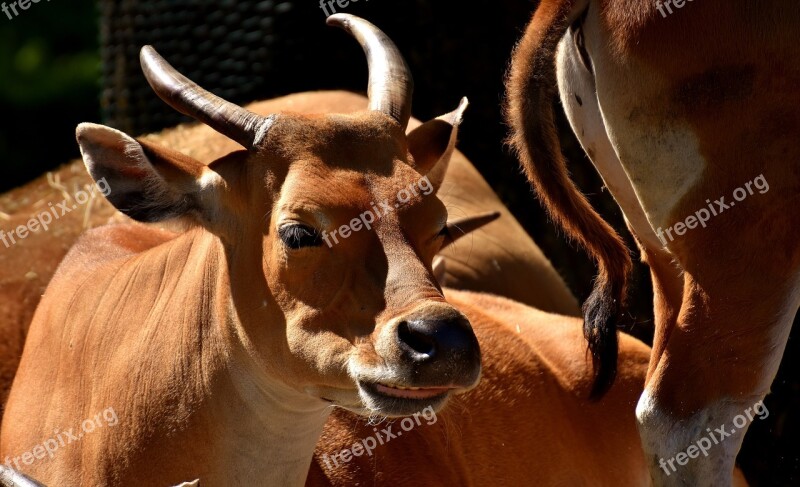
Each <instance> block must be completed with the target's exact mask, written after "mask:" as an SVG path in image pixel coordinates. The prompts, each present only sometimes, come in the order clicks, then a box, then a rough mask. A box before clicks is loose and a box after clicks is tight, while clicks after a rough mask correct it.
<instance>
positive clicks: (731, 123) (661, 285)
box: [508, 0, 800, 485]
mask: <svg viewBox="0 0 800 487" xmlns="http://www.w3.org/2000/svg"><path fill="white" fill-rule="evenodd" d="M587 12H588V15H589V18H590V21H588V22H590V23H591V24H590V26H589V27H590V28H591V31H592V32H593V34H594V36H595V38H594V42H595V44H594V45H587V46H586V49H585V50H586V52H588V53H589V55H590V57H591V59H590V61H591V63H593V66H594V68H595V69H594V71H592V77H593V78H594V80H595V87H597V92H596V93H586V94H584V95H585V96H595V97H598V101H599V103H600V105H601V106H602V107H603V123H605V124H606V129H607V132H608V133H609V134H612V133H613V134H614V139H615V140H614V141H613V143H614V144H615V145H614V148H615V150H616V153H617V154H618V155H619V157H620V162H621V164H622V166H623V167H624V168H625V170H626V171H627V172H628V174H629V175H630V178H631V181H630V182H631V183H632V184H633V186H634V187H637V185H642V187H637V188H636V189H638V190H639V191H640V193H639V194H640V195H641V196H642V197H643V198H642V202H639V203H641V204H642V205H643V208H633V207H631V206H623V208H622V209H623V211H624V212H625V213H626V214H635V213H637V212H642V210H645V211H647V212H649V214H659V213H658V210H659V208H657V207H656V206H657V203H656V204H654V203H652V202H649V201H648V200H647V196H648V195H647V194H645V192H646V189H647V188H646V187H645V186H644V183H643V180H646V181H647V182H648V183H649V184H653V182H654V181H656V182H657V181H659V180H664V181H666V180H669V181H672V180H674V178H675V177H680V176H681V175H680V174H675V173H673V172H668V171H675V169H672V168H664V167H662V166H661V165H655V167H652V166H648V165H647V163H648V161H647V160H642V157H641V156H639V155H638V153H637V152H636V149H639V150H641V147H637V148H634V147H632V146H634V145H636V143H637V141H648V140H661V139H659V137H661V136H662V134H665V133H666V134H670V133H679V134H681V135H684V136H687V137H690V139H689V140H691V141H692V145H691V147H688V148H687V147H675V146H673V147H670V146H669V144H664V145H663V146H662V147H660V149H659V150H660V151H663V153H664V154H668V155H674V157H672V159H673V161H671V163H674V164H679V163H680V162H681V161H686V160H689V161H691V163H696V162H697V161H700V163H702V164H705V166H704V167H703V166H698V167H700V170H702V172H700V171H699V172H698V174H699V177H698V179H697V180H695V181H694V184H693V186H691V187H690V188H688V190H687V191H686V192H685V193H683V192H679V193H677V194H680V195H681V199H680V200H679V201H678V202H677V203H676V204H674V205H672V206H669V207H667V209H668V211H669V215H667V217H668V219H669V221H670V222H672V223H676V222H680V221H683V220H684V219H685V218H686V217H687V216H689V215H692V214H693V213H694V212H695V211H696V210H698V209H700V208H704V207H707V206H708V205H707V203H706V200H707V199H711V200H714V199H715V198H718V197H720V196H723V195H725V196H727V202H728V203H730V202H731V199H732V198H731V196H730V195H731V192H732V191H733V189H735V188H737V187H740V186H743V185H744V184H745V183H746V182H748V181H751V180H753V179H754V178H755V177H756V176H758V175H759V174H763V175H764V176H765V178H766V180H767V181H768V182H769V185H770V190H769V192H768V193H766V194H758V193H756V195H755V196H751V197H750V198H749V199H747V201H745V202H744V203H743V204H741V205H737V206H736V207H735V209H731V210H729V211H726V212H725V213H723V214H720V215H719V216H715V217H714V218H713V219H712V220H711V221H710V223H709V225H708V228H705V229H702V230H694V231H689V232H687V233H686V234H685V235H683V236H681V237H679V238H677V239H675V240H674V241H669V242H667V244H666V245H665V247H664V248H663V249H662V248H660V246H658V245H654V244H653V243H652V242H653V239H652V238H651V235H652V234H654V232H655V231H656V228H643V227H639V228H635V227H634V228H632V230H633V232H634V235H635V236H636V237H637V240H638V243H639V245H640V247H641V249H642V253H643V258H644V260H645V261H646V262H647V263H648V265H650V267H651V272H652V277H653V281H654V290H655V304H654V307H655V315H656V316H655V318H656V321H655V323H656V332H655V341H654V353H653V357H652V360H651V363H650V368H649V373H648V382H647V386H646V391H647V393H648V394H649V398H648V401H649V402H646V403H640V406H641V407H642V414H641V417H640V429H641V431H642V436H643V439H645V441H646V443H647V444H646V445H645V450H646V451H647V453H648V457H652V458H654V459H655V460H654V463H655V462H657V460H658V457H659V456H666V457H669V456H670V455H671V454H673V453H672V452H671V451H661V452H657V450H658V449H663V450H669V448H671V447H668V446H667V444H668V440H669V438H667V435H665V434H664V433H663V432H664V431H672V435H670V436H675V435H677V433H681V434H685V435H686V436H687V438H688V437H691V435H692V431H690V430H691V429H692V428H694V429H696V430H704V428H705V427H706V426H711V425H712V424H713V425H714V426H716V425H717V423H716V422H717V421H718V416H719V415H720V414H722V415H723V416H728V415H729V414H730V411H725V412H722V411H721V409H725V408H730V409H731V410H732V411H739V410H740V409H741V410H744V408H745V407H747V406H748V405H751V404H753V403H754V402H756V401H757V400H759V399H762V398H763V397H764V396H765V395H766V394H767V393H768V391H769V387H770V383H771V381H772V380H773V378H774V376H775V373H776V372H777V368H778V365H779V362H780V356H781V354H782V353H783V350H784V347H785V343H786V339H787V336H788V333H789V329H790V327H791V322H792V319H793V318H794V316H795V314H796V312H797V309H798V304H799V303H800V296H799V294H800V292H799V291H798V285H799V284H798V281H800V251H798V247H797V245H796V242H797V239H798V236H799V235H800V234H799V233H798V228H800V225H798V223H799V222H798V218H797V212H796V211H793V210H792V209H791V208H793V205H794V204H795V201H796V200H797V197H798V195H800V173H798V170H797V168H796V166H795V165H794V164H793V163H792V161H796V160H797V159H798V158H800V150H798V147H797V144H796V141H797V140H798V137H800V117H799V116H798V113H799V112H800V97H799V96H798V94H797V90H796V89H794V88H792V87H794V86H797V84H798V82H800V70H799V69H798V66H800V50H798V48H797V42H796V37H797V32H798V31H800V23H798V20H797V19H798V17H797V15H796V4H795V3H794V2H791V1H788V0H778V1H773V2H766V3H754V2H748V1H733V2H693V3H686V4H685V6H684V7H683V8H682V9H677V8H674V12H673V13H672V14H670V15H668V16H666V17H663V16H662V15H661V14H660V13H659V12H658V10H657V8H656V4H655V3H654V2H650V3H647V2H645V3H642V2H636V1H632V0H600V1H598V2H591V1H585V2H573V1H570V0H562V1H559V0H554V1H544V2H542V4H541V5H540V8H539V10H538V11H537V12H536V13H535V14H534V18H533V20H532V22H531V24H530V25H529V27H528V30H527V32H526V35H525V37H524V38H523V40H522V42H521V43H520V46H519V47H518V48H517V51H516V53H515V57H514V61H513V63H514V66H513V68H512V70H511V76H510V78H509V83H508V91H509V98H510V101H509V103H510V107H511V108H510V110H509V118H510V120H511V122H512V124H513V126H514V130H515V135H514V139H513V142H514V144H515V145H516V147H517V148H518V149H519V150H520V152H521V159H522V160H523V163H524V164H525V165H526V168H528V175H529V177H530V178H531V180H532V181H533V183H534V185H535V186H536V187H537V190H538V191H540V193H541V198H542V200H543V202H544V204H545V205H546V206H547V207H548V209H549V210H550V211H551V213H555V214H557V215H562V214H563V215H565V216H564V217H563V218H557V222H558V223H559V225H560V226H561V227H563V228H564V229H565V230H566V231H567V233H568V234H569V235H572V236H575V238H577V239H578V240H579V241H580V242H584V241H586V240H590V241H594V242H603V243H610V242H616V241H617V237H616V234H614V233H613V232H612V231H610V230H609V229H607V228H606V229H604V230H603V231H602V232H600V233H598V232H597V229H598V228H600V227H601V226H600V225H599V223H597V222H596V220H597V217H596V214H595V212H594V211H593V210H592V209H591V208H588V207H583V208H578V209H577V214H575V213H573V211H574V209H575V208H576V205H575V204H574V203H573V201H572V198H573V197H576V196H575V194H576V192H575V189H574V185H572V183H571V182H569V181H568V180H567V179H566V178H564V177H563V175H564V174H565V165H564V161H563V158H561V157H560V154H559V152H558V150H557V149H558V146H557V145H555V144H556V142H555V141H556V139H555V135H554V127H553V124H552V117H551V116H550V113H549V112H550V107H551V101H552V99H553V95H554V93H553V91H552V89H553V86H555V78H554V71H553V69H552V66H553V63H554V49H555V47H556V44H557V43H558V42H559V40H560V38H561V37H562V36H563V35H564V33H565V31H566V29H567V27H568V26H569V25H570V24H571V23H572V22H574V21H575V20H576V19H578V18H580V16H581V15H583V14H584V13H587ZM582 22H583V21H582ZM582 26H583V24H582ZM589 27H586V28H584V29H583V30H584V31H588V30H589ZM587 42H588V41H587ZM626 80H627V81H630V80H639V81H638V86H637V87H635V88H631V89H627V90H626V89H619V91H615V88H616V87H618V86H620V85H622V86H627V85H625V84H624V83H626ZM631 86H633V85H631ZM604 96H605V98H603V97H604ZM537 113H539V114H540V115H543V117H542V118H541V119H540V120H537V119H536V118H537ZM579 137H580V134H579ZM665 140H669V139H668V138H667V139H665ZM694 141H696V145H697V148H696V149H695V148H694ZM681 151H683V152H681ZM690 151H691V153H689V152H690ZM654 164H655V163H654ZM659 169H661V171H662V173H661V174H658V173H657V171H658V170H659ZM691 169H696V168H691ZM603 175H604V176H607V175H606V174H603ZM659 177H660V178H661V179H659ZM647 178H649V179H647ZM542 180H544V181H546V183H542V182H541V181H542ZM665 189H668V190H675V191H676V192H677V191H679V190H680V188H672V187H666V188H665ZM565 192H566V193H567V194H568V195H570V196H568V197H565V196H563V195H564V193H565ZM625 201H628V202H630V201H635V199H631V198H628V199H627V200H625ZM628 204H630V203H628ZM637 204H638V203H637ZM648 204H649V205H650V206H649V207H648ZM665 204H666V203H665ZM654 207H655V208H654ZM662 210H663V208H662ZM587 219H588V220H591V222H590V223H588V224H587ZM650 224H651V225H652V226H654V227H655V226H658V225H659V224H661V222H659V223H658V224H654V223H652V222H650ZM666 226H669V223H668V224H666V225H665V227H666ZM576 233H577V234H579V235H578V236H576V235H575V234H576ZM584 243H585V242H584ZM593 245H594V244H592V243H591V242H590V243H589V244H588V245H586V246H587V248H588V249H589V251H590V252H591V253H593V254H594V255H596V254H597V252H596V250H595V249H594V247H593ZM614 245H616V244H614ZM608 261H609V262H610V265H611V266H613V267H614V268H615V269H617V271H615V273H614V276H613V277H612V278H611V281H612V282H616V283H617V284H615V285H614V286H615V287H616V288H620V289H622V288H624V284H625V279H624V274H625V273H626V269H627V268H628V264H627V262H626V261H625V259H624V258H622V257H621V256H618V257H617V258H614V259H610V260H608ZM740 405H741V408H740ZM733 414H736V413H735V412H734V413H733ZM704 415H707V417H706V416H704ZM704 418H705V419H704ZM725 419H726V420H728V421H729V420H730V418H727V417H726V418H725ZM692 421H696V422H692ZM684 427H685V428H687V431H683V428H684ZM745 431H746V428H740V429H739V430H737V434H736V435H735V436H734V439H730V440H728V442H727V443H726V444H725V447H724V449H723V448H719V449H718V450H717V452H715V453H714V454H713V455H712V458H710V459H708V460H706V461H703V462H695V463H693V464H690V466H689V467H688V468H687V469H686V470H685V471H684V474H683V477H680V478H682V479H683V481H685V482H687V483H690V484H698V483H702V482H705V483H711V484H714V485H722V484H727V483H730V481H731V477H730V472H731V471H732V470H733V461H734V458H735V454H736V451H738V447H739V445H740V444H741V441H742V438H743V434H744V432H745ZM681 441H684V440H683V439H682V440H681ZM686 441H688V439H687V440H686ZM679 449H680V448H679V447H676V448H675V450H676V451H677V450H679ZM723 450H725V451H724V452H723ZM651 470H652V472H653V476H654V478H655V479H656V484H657V485H673V484H674V483H675V482H678V481H679V480H680V479H679V478H676V476H672V477H666V476H664V474H663V473H661V472H660V471H659V469H658V467H657V466H656V467H653V466H651Z"/></svg>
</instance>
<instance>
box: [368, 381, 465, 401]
mask: <svg viewBox="0 0 800 487" xmlns="http://www.w3.org/2000/svg"><path fill="white" fill-rule="evenodd" d="M373 387H374V388H375V390H376V391H377V392H378V393H380V394H383V395H384V396H389V397H395V398H399V399H431V398H434V397H438V396H441V395H443V394H447V393H449V392H450V391H453V390H455V389H456V388H455V387H403V386H397V385H389V384H382V383H380V382H378V383H376V384H373Z"/></svg>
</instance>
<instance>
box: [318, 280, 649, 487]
mask: <svg viewBox="0 0 800 487" xmlns="http://www.w3.org/2000/svg"><path fill="white" fill-rule="evenodd" d="M446 296H447V299H448V301H449V302H451V303H453V304H455V305H456V306H457V307H458V308H459V309H461V310H463V311H464V312H465V314H466V315H467V316H468V317H469V319H470V321H471V323H472V324H473V327H474V329H475V333H476V334H477V336H478V339H479V340H480V342H481V346H482V349H483V350H484V356H483V363H484V369H483V370H484V371H483V377H482V379H481V383H480V385H479V386H478V387H477V388H475V389H473V390H472V391H470V392H468V393H466V394H464V395H461V396H458V397H457V398H456V399H455V400H454V401H452V403H451V404H450V405H449V406H448V407H447V409H445V410H444V411H442V412H441V413H439V414H438V415H437V417H436V422H435V423H433V424H428V422H426V421H425V420H424V419H423V420H421V424H420V425H416V426H415V427H414V428H413V429H411V430H410V431H407V432H406V431H403V429H402V428H401V422H400V421H388V422H381V423H380V424H378V425H377V430H378V432H380V431H381V430H383V429H384V428H387V427H388V426H390V425H392V426H393V429H392V432H393V433H395V434H396V433H397V432H398V431H400V432H401V433H402V436H400V437H398V438H394V439H391V441H389V442H388V443H386V444H384V445H379V446H378V447H377V448H376V449H375V451H374V452H373V454H372V455H366V454H362V455H360V456H359V457H353V458H352V460H351V461H350V462H344V461H342V460H341V458H340V457H337V459H336V463H334V460H333V459H332V458H331V457H332V455H334V454H337V453H339V452H341V451H342V450H344V449H349V448H350V447H351V446H352V445H353V444H355V443H360V442H361V441H362V440H364V439H366V438H369V437H375V436H376V432H375V430H374V429H373V428H374V427H375V425H370V424H367V423H366V422H365V420H364V419H363V418H357V417H355V416H353V415H352V414H349V413H347V412H345V411H337V412H334V414H333V415H332V417H331V418H330V419H329V421H328V423H327V425H326V427H325V431H324V433H323V435H322V438H321V439H320V442H319V444H318V445H317V449H316V454H315V457H314V463H313V464H312V467H311V471H310V473H309V479H308V481H307V482H306V485H308V486H323V485H325V486H342V487H345V486H350V485H383V484H385V483H391V484H393V485H408V486H411V485H464V486H482V485H596V486H617V485H645V483H646V482H647V479H648V473H647V468H646V464H645V462H644V457H643V455H642V451H641V447H640V446H639V437H638V433H637V430H636V421H635V417H634V415H633V410H634V408H635V405H636V401H637V399H638V396H639V394H640V393H641V390H642V387H643V385H644V377H645V373H646V371H647V363H648V360H649V356H650V354H649V349H648V347H646V346H645V345H643V344H642V343H641V342H639V341H637V340H636V339H634V338H631V337H630V336H627V335H620V364H619V375H618V377H617V381H616V383H615V385H614V387H612V388H611V390H610V391H609V393H608V394H607V395H606V396H605V397H604V398H603V399H602V400H600V401H589V400H587V397H588V395H589V391H590V390H591V388H592V383H593V370H592V363H591V360H588V359H586V358H585V357H584V354H583V350H584V349H585V344H584V339H583V335H582V326H581V321H580V319H578V318H572V317H564V316H558V315H553V314H548V313H543V312H541V311H538V310H535V309H533V308H529V307H527V306H524V305H521V304H519V303H515V302H513V301H510V300H507V299H504V298H499V297H495V296H491V295H487V294H476V293H470V292H462V291H455V290H448V291H447V293H446ZM598 441H602V447H592V446H591V445H596V444H597V442H598ZM337 463H338V465H337Z"/></svg>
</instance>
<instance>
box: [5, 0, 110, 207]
mask: <svg viewBox="0 0 800 487" xmlns="http://www.w3.org/2000/svg"><path fill="white" fill-rule="evenodd" d="M17 11H18V12H19V16H17V17H14V18H12V19H9V18H8V17H7V16H6V14H4V13H2V12H0V117H1V118H0V167H2V171H3V177H2V178H0V191H5V190H8V189H11V188H13V187H16V186H19V185H20V184H22V183H24V182H26V181H29V180H31V179H33V178H35V177H36V176H39V175H40V174H41V173H42V172H43V171H45V170H47V169H52V168H55V167H57V166H59V165H61V164H63V163H64V162H66V160H67V159H68V158H70V157H75V156H77V155H78V150H77V146H76V144H75V126H76V125H77V124H78V123H80V122H83V121H87V120H97V119H98V116H99V114H100V110H99V100H98V97H97V93H98V89H99V87H100V85H99V79H98V75H99V73H100V69H99V68H100V63H99V55H98V52H97V46H98V42H97V24H98V18H97V14H96V13H95V10H94V3H93V2H91V1H90V0H70V1H69V2H60V1H59V2H51V3H46V2H40V3H38V4H31V6H30V8H29V9H28V10H25V11H23V10H19V9H18V10H17ZM9 12H11V11H10V10H9ZM12 15H13V12H12Z"/></svg>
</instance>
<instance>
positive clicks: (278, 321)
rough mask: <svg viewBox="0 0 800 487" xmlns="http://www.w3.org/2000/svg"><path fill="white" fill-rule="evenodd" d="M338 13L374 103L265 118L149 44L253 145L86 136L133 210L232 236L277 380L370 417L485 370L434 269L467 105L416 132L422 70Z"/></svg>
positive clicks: (94, 159)
mask: <svg viewBox="0 0 800 487" xmlns="http://www.w3.org/2000/svg"><path fill="white" fill-rule="evenodd" d="M329 23H330V24H333V25H337V26H339V27H342V28H344V29H345V30H346V31H348V32H349V33H350V34H351V35H353V36H354V37H355V38H356V39H357V40H358V41H359V42H360V43H361V45H362V47H363V48H364V51H365V53H366V55H367V57H368V60H369V66H370V80H369V98H370V109H369V110H368V111H365V112H361V113H356V114H347V115H345V114H322V115H315V116H309V115H299V114H292V113H280V114H275V115H272V116H268V117H265V116H261V115H257V114H255V113H252V112H250V111H248V110H246V109H244V108H242V107H239V106H236V105H234V104H232V103H229V102H227V101H225V100H222V99H221V98H219V97H217V96H215V95H212V94H211V93H208V92H207V91H205V90H203V89H202V88H200V87H199V86H197V85H196V84H195V83H193V82H192V81H190V80H188V79H187V78H185V77H184V76H182V75H181V74H180V73H178V72H177V71H176V70H175V69H174V68H173V67H171V66H170V65H169V64H167V62H166V61H165V60H164V59H162V58H161V57H160V56H159V55H158V54H157V53H156V51H155V50H153V49H152V48H150V47H145V48H144V49H142V53H141V61H142V66H143V69H144V72H145V75H146V76H147V79H148V81H149V82H150V84H151V86H152V87H153V89H154V90H155V91H156V93H157V94H158V95H159V96H160V97H161V98H163V99H164V100H165V101H166V102H167V103H169V104H170V105H171V106H173V107H174V108H176V109H177V110H179V111H181V112H182V113H184V114H187V115H190V116H192V117H194V118H196V119H197V120H200V121H202V122H204V123H206V124H207V125H209V126H210V127H212V128H214V129H215V130H217V131H218V132H220V133H222V134H224V135H226V136H227V137H229V138H231V139H233V140H235V141H237V142H238V143H239V144H241V145H242V146H243V147H244V148H245V149H246V150H243V151H237V152H233V153H231V154H229V155H227V156H225V157H222V158H221V159H218V160H216V161H214V162H213V163H211V164H209V165H204V164H201V163H200V162H198V161H196V160H193V159H191V158H189V157H187V156H185V155H182V154H180V153H176V152H173V151H171V150H167V149H165V148H162V147H158V146H155V145H153V144H152V143H149V142H145V141H138V140H135V139H133V138H131V137H128V136H127V135H125V134H123V133H121V132H118V131H116V130H113V129H110V128H107V127H103V126H99V125H91V124H82V125H81V126H79V127H78V131H77V137H78V141H79V144H80V146H81V150H82V153H83V156H84V160H85V162H86V166H87V168H88V170H89V173H90V174H91V175H92V177H93V178H94V179H95V180H101V179H103V178H105V180H106V182H107V183H108V184H109V186H110V187H111V193H110V195H109V196H108V198H109V200H110V201H111V203H112V204H113V205H114V206H115V207H116V208H118V209H119V210H120V211H122V212H123V213H125V214H127V215H128V216H130V217H132V218H134V219H136V220H139V221H142V222H155V221H160V220H164V219H167V218H173V217H188V218H190V219H191V220H193V221H194V223H195V224H196V225H200V226H202V227H203V228H205V229H206V230H207V231H208V232H210V233H211V234H213V235H215V236H216V237H218V238H219V240H220V242H221V245H222V246H224V250H225V256H226V265H227V272H228V274H229V279H230V283H229V288H230V289H229V291H230V296H231V303H232V308H233V311H232V313H231V314H232V316H233V319H234V320H235V321H237V323H236V326H237V327H238V329H240V330H241V332H240V333H241V334H242V335H243V340H244V341H246V342H247V343H248V344H249V353H250V354H251V355H252V358H254V359H255V360H254V361H253V363H258V364H259V365H260V366H261V367H263V369H264V373H265V375H266V376H268V377H269V378H270V379H271V380H275V381H279V382H280V383H282V384H283V385H284V386H289V387H292V388H293V389H295V390H297V391H300V392H302V393H304V394H309V395H311V396H314V397H316V398H318V399H322V400H327V401H331V402H333V403H335V404H338V405H342V406H344V407H348V408H350V409H353V410H356V411H359V412H362V413H365V414H368V413H373V412H376V411H378V412H380V413H381V414H384V415H390V416H391V415H407V414H411V413H413V412H415V411H419V410H421V409H422V408H424V407H427V406H431V405H432V406H433V407H435V408H438V407H441V405H442V404H444V402H445V401H446V399H447V398H448V397H449V396H450V395H451V394H452V393H454V392H458V391H463V390H465V389H468V388H471V387H473V386H474V385H475V384H476V383H477V381H478V378H479V375H480V351H479V347H478V342H477V340H476V338H475V336H474V334H473V331H472V328H471V326H470V323H469V322H468V321H467V320H466V318H465V317H464V316H463V315H462V314H461V313H460V312H458V311H457V310H456V309H454V308H453V307H452V306H450V305H448V304H447V303H446V302H445V300H444V298H443V296H442V292H441V289H440V287H439V285H438V284H437V282H436V280H435V278H434V275H433V272H432V268H431V265H432V261H433V259H434V257H435V255H436V254H437V252H439V251H440V249H441V248H442V246H443V245H444V243H445V242H446V241H447V240H448V238H451V236H450V235H449V234H448V226H447V225H446V221H447V212H446V209H445V207H444V205H443V204H442V202H441V201H440V200H439V199H438V198H437V197H436V194H435V193H436V190H437V189H438V185H439V184H440V183H441V178H442V177H443V173H444V168H445V167H446V165H447V162H448V161H449V158H450V155H451V154H452V151H453V150H454V145H455V141H456V133H457V129H458V125H459V123H460V122H461V117H462V114H463V111H464V109H465V108H466V102H465V101H464V102H462V103H461V105H460V106H459V107H458V109H457V110H456V111H454V112H452V113H450V114H447V115H444V116H442V117H439V118H438V119H435V120H433V121H430V122H428V123H425V124H423V125H421V126H420V127H419V128H417V129H415V130H413V131H412V132H410V133H409V134H408V135H407V134H406V127H407V124H408V122H409V118H410V113H411V92H412V83H413V82H412V79H411V76H410V74H409V70H408V67H407V65H406V63H405V61H404V60H403V58H402V57H401V55H400V54H399V52H398V50H397V48H396V46H395V45H394V44H393V43H392V42H391V41H390V40H389V39H388V38H387V37H386V36H385V34H383V33H382V32H381V31H379V30H378V29H377V28H376V27H375V26H373V25H372V24H370V23H368V22H366V21H364V20H362V19H359V18H357V17H353V16H349V15H335V16H332V17H330V19H329Z"/></svg>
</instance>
